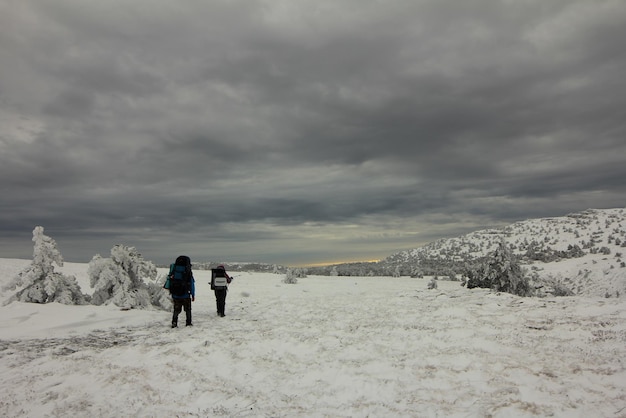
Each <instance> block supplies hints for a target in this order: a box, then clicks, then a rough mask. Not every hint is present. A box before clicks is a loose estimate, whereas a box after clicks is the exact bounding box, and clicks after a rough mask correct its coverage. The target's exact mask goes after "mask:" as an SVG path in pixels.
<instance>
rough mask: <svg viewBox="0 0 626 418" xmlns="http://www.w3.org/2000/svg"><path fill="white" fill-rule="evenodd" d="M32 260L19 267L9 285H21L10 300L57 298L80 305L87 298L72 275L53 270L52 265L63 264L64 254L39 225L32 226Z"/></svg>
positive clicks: (63, 301)
mask: <svg viewBox="0 0 626 418" xmlns="http://www.w3.org/2000/svg"><path fill="white" fill-rule="evenodd" d="M33 242H34V243H35V245H34V250H33V262H32V263H31V264H30V265H29V266H28V267H26V269H24V270H23V271H21V272H20V273H19V274H18V275H17V277H15V279H14V280H13V283H12V284H10V285H9V287H8V289H9V290H13V289H15V288H20V290H19V291H18V292H17V293H16V294H15V296H14V297H13V298H11V299H10V301H12V300H19V301H21V302H33V303H49V302H59V303H63V304H66V305H82V304H85V303H87V302H88V296H87V295H84V294H83V293H82V292H81V290H80V286H79V285H78V282H77V281H76V278H75V277H74V276H65V275H64V274H62V273H59V272H55V271H54V265H53V264H57V265H58V266H59V267H63V256H62V255H61V252H60V251H59V249H58V248H57V243H56V241H54V240H53V239H52V238H50V237H49V236H47V235H45V234H44V233H43V227H42V226H36V227H35V229H34V230H33Z"/></svg>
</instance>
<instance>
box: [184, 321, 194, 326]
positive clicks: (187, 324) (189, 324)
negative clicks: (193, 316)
mask: <svg viewBox="0 0 626 418" xmlns="http://www.w3.org/2000/svg"><path fill="white" fill-rule="evenodd" d="M185 326H186V327H193V324H192V323H191V322H187V323H186V324H185Z"/></svg>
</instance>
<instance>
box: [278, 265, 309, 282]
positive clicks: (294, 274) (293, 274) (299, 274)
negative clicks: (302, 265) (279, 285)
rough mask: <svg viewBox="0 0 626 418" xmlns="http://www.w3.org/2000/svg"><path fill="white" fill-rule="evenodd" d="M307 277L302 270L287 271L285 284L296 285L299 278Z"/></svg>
mask: <svg viewBox="0 0 626 418" xmlns="http://www.w3.org/2000/svg"><path fill="white" fill-rule="evenodd" d="M303 277H306V273H305V272H304V270H302V269H287V273H286V274H285V278H284V279H283V283H287V284H296V283H298V279H299V278H303Z"/></svg>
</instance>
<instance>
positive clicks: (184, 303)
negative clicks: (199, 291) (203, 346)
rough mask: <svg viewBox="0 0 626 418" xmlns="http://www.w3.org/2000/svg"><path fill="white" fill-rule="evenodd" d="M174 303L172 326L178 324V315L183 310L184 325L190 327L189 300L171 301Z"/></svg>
mask: <svg viewBox="0 0 626 418" xmlns="http://www.w3.org/2000/svg"><path fill="white" fill-rule="evenodd" d="M173 301H174V315H173V316H172V324H178V314H180V312H181V311H182V310H183V308H184V309H185V316H186V317H187V318H186V319H187V320H186V321H185V323H186V324H187V325H191V298H186V299H173Z"/></svg>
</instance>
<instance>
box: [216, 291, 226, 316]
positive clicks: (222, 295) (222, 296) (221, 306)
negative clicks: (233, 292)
mask: <svg viewBox="0 0 626 418" xmlns="http://www.w3.org/2000/svg"><path fill="white" fill-rule="evenodd" d="M227 292H228V289H215V302H217V314H218V315H220V316H224V310H225V309H226V293H227Z"/></svg>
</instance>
